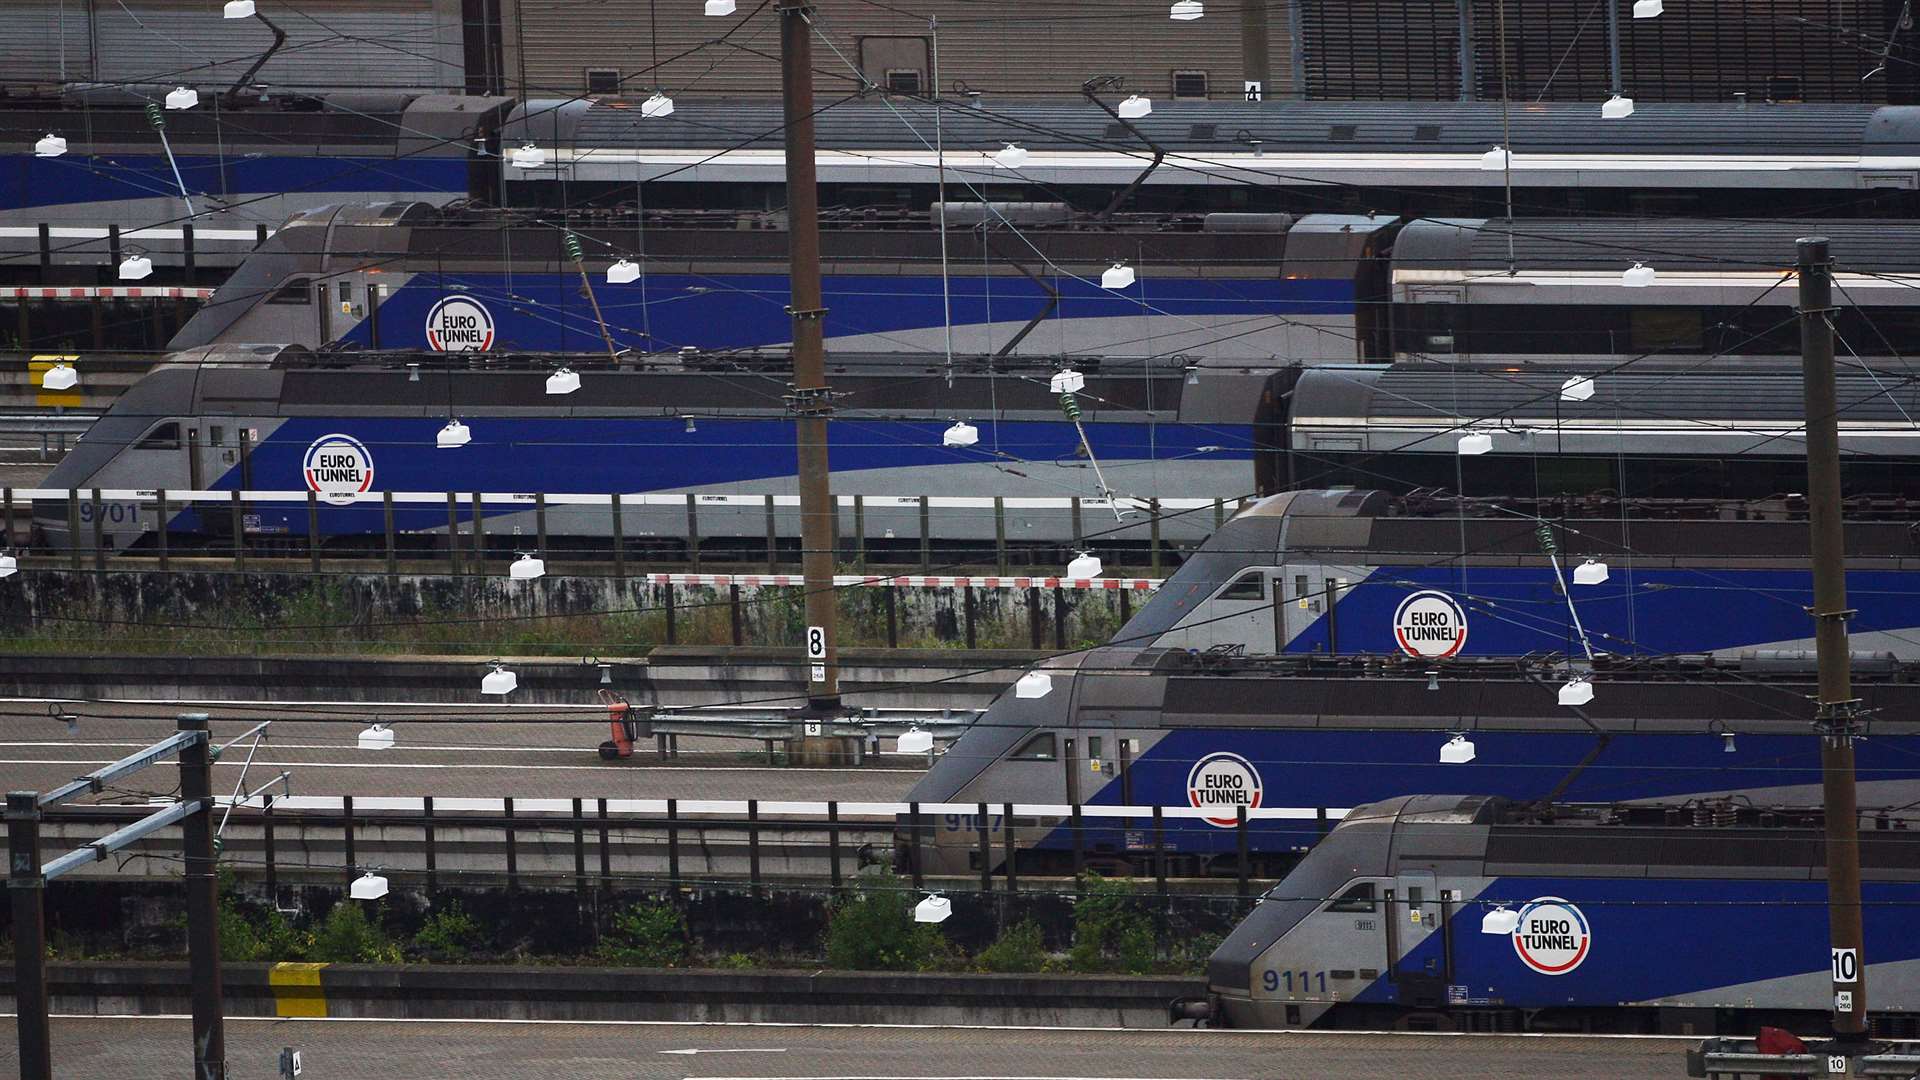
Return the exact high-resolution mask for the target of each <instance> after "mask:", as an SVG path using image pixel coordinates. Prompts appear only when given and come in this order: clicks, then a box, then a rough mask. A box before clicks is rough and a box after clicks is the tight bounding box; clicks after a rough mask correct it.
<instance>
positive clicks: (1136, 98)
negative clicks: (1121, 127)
mask: <svg viewBox="0 0 1920 1080" xmlns="http://www.w3.org/2000/svg"><path fill="white" fill-rule="evenodd" d="M1115 111H1116V112H1118V113H1119V114H1120V119H1122V120H1138V119H1140V118H1141V117H1143V116H1145V115H1147V114H1148V113H1150V112H1152V111H1153V99H1152V98H1144V97H1141V96H1140V95H1139V94H1130V95H1128V97H1127V100H1125V101H1123V102H1121V103H1120V108H1119V109H1117V110H1115Z"/></svg>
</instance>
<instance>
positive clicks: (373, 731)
mask: <svg viewBox="0 0 1920 1080" xmlns="http://www.w3.org/2000/svg"><path fill="white" fill-rule="evenodd" d="M354 745H356V746H358V747H359V748H360V749H362V750H391V749H393V729H392V728H390V727H388V726H387V725H385V724H382V723H378V722H375V723H374V725H373V726H372V727H369V728H367V729H365V730H364V731H362V732H360V737H359V738H358V739H356V740H355V741H354Z"/></svg>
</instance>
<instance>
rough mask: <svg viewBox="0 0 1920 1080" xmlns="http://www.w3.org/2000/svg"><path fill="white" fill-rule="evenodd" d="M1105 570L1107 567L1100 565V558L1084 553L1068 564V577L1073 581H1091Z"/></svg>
mask: <svg viewBox="0 0 1920 1080" xmlns="http://www.w3.org/2000/svg"><path fill="white" fill-rule="evenodd" d="M1104 570H1106V567H1105V566H1102V565H1101V564H1100V557H1099V556H1097V555H1094V554H1092V553H1090V552H1086V551H1083V552H1081V553H1080V554H1079V555H1078V556H1077V557H1076V558H1075V559H1074V560H1073V561H1072V562H1070V563H1068V564H1067V577H1068V578H1069V579H1070V580H1073V581H1091V580H1093V579H1094V578H1097V577H1099V576H1100V574H1101V572H1103V571H1104Z"/></svg>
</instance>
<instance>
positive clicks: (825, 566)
mask: <svg viewBox="0 0 1920 1080" xmlns="http://www.w3.org/2000/svg"><path fill="white" fill-rule="evenodd" d="M778 7H779V12H780V73H781V79H780V82H781V89H782V91H783V93H784V95H785V98H786V102H785V107H786V108H785V120H786V137H787V246H788V261H789V267H790V271H789V272H790V276H791V277H792V280H793V298H792V302H791V306H790V307H788V308H787V311H788V313H789V314H791V315H792V316H793V390H792V393H790V394H789V395H788V396H787V402H788V405H789V407H790V408H791V409H792V410H793V414H794V421H795V422H794V429H795V431H794V437H795V440H796V442H797V443H798V451H799V456H800V463H799V464H800V564H801V573H802V574H803V576H804V579H805V582H806V590H807V632H806V646H807V709H808V711H809V712H811V713H815V714H819V715H829V714H837V713H838V712H839V711H840V674H839V670H838V659H839V656H838V649H837V648H836V646H835V643H834V613H835V606H836V604H837V602H838V599H839V596H838V594H837V593H836V592H835V591H834V588H833V555H834V551H833V548H834V535H835V534H836V533H837V532H838V531H839V530H838V529H836V528H835V527H834V526H835V516H836V514H837V513H838V510H837V508H836V507H835V506H834V502H833V489H832V486H831V484H830V483H829V482H828V475H829V474H828V466H827V418H828V417H829V416H830V415H831V414H832V412H833V398H832V396H831V395H830V393H829V392H828V390H827V358H826V352H827V347H826V329H825V326H824V325H823V322H824V320H825V319H826V315H827V310H826V308H825V307H824V306H822V302H821V296H820V192H819V188H818V181H817V179H816V176H815V170H814V160H813V155H814V145H813V112H814V109H813V23H812V21H811V16H812V14H813V4H812V3H811V2H810V0H778Z"/></svg>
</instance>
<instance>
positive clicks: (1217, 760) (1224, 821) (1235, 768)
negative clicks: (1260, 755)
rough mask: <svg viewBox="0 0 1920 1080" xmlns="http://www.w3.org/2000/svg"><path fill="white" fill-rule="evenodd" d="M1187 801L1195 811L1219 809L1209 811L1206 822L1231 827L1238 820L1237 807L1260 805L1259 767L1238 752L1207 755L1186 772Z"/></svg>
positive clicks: (1253, 807)
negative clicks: (1216, 812)
mask: <svg viewBox="0 0 1920 1080" xmlns="http://www.w3.org/2000/svg"><path fill="white" fill-rule="evenodd" d="M1187 802H1188V803H1190V804H1192V805H1193V806H1194V808H1196V809H1199V810H1207V811H1220V813H1218V814H1215V813H1209V814H1208V815H1207V817H1206V818H1205V819H1204V820H1205V821H1206V823H1207V824H1209V825H1218V826H1220V827H1221V828H1223V829H1228V828H1232V827H1233V826H1235V825H1238V824H1239V823H1240V819H1239V816H1238V814H1237V813H1236V811H1237V810H1238V809H1239V808H1240V807H1242V806H1244V807H1246V808H1247V809H1249V810H1254V809H1257V808H1259V806H1260V770H1258V769H1256V768H1254V767H1253V763H1252V762H1251V761H1248V760H1247V759H1246V758H1243V757H1241V756H1240V755H1239V754H1229V753H1226V752H1225V751H1221V752H1218V753H1213V754H1208V755H1207V756H1206V757H1203V758H1201V759H1200V760H1199V761H1196V762H1194V763H1193V768H1192V769H1190V770H1188V772H1187Z"/></svg>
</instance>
